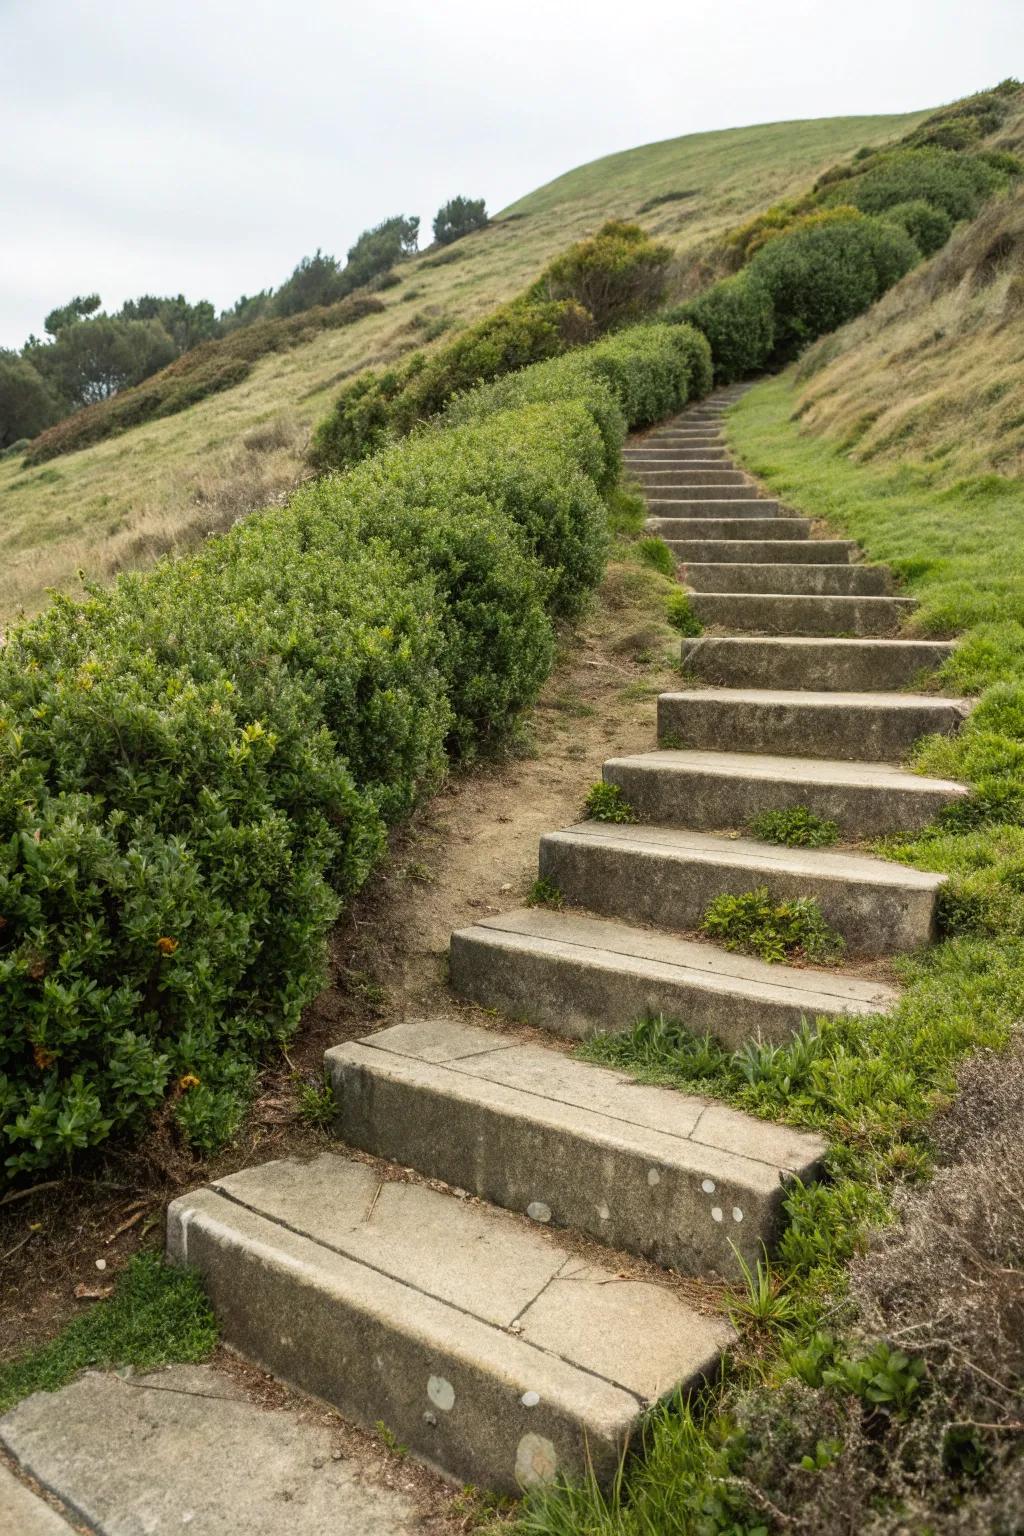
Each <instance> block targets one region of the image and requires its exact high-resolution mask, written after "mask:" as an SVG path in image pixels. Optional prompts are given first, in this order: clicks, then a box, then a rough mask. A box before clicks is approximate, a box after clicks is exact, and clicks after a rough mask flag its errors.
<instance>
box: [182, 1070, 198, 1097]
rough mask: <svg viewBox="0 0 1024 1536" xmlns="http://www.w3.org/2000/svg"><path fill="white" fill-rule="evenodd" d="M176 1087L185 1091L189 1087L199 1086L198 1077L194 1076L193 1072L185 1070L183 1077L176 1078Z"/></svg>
mask: <svg viewBox="0 0 1024 1536" xmlns="http://www.w3.org/2000/svg"><path fill="white" fill-rule="evenodd" d="M178 1087H179V1088H180V1089H181V1091H182V1093H187V1091H188V1090H189V1088H198V1087H199V1078H198V1077H196V1075H195V1073H194V1072H186V1073H185V1075H184V1077H179V1078H178Z"/></svg>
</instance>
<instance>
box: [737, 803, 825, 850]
mask: <svg viewBox="0 0 1024 1536" xmlns="http://www.w3.org/2000/svg"><path fill="white" fill-rule="evenodd" d="M750 835H751V837H757V838H760V840H761V842H763V843H784V844H785V845H786V847H787V848H827V847H828V846H829V844H830V843H834V842H836V841H837V840H838V837H839V825H838V823H837V822H834V821H827V820H826V819H825V817H823V816H818V815H816V814H815V813H814V811H812V810H809V809H808V808H807V806H806V805H794V806H791V807H790V809H789V810H784V811H763V812H762V813H761V815H760V816H755V817H754V819H753V821H752V822H751V823H750Z"/></svg>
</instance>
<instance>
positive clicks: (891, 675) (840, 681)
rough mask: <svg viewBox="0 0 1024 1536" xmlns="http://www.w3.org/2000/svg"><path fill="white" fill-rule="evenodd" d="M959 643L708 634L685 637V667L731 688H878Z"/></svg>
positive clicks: (901, 684) (899, 684)
mask: <svg viewBox="0 0 1024 1536" xmlns="http://www.w3.org/2000/svg"><path fill="white" fill-rule="evenodd" d="M804 547H805V548H806V546H804ZM955 649H956V645H955V642H954V641H952V640H841V639H811V638H807V637H801V636H792V635H790V636H773V637H761V636H757V637H755V636H748V635H703V636H701V637H700V638H698V639H696V640H684V641H683V644H682V670H683V672H684V674H685V675H686V676H687V677H693V678H699V679H700V680H701V681H702V682H705V683H716V684H718V685H719V686H721V687H729V688H732V687H738V688H744V687H754V688H756V687H759V686H768V685H769V684H771V685H772V686H774V687H776V688H813V689H818V690H819V691H831V690H835V691H837V692H846V691H857V690H865V691H867V692H874V691H875V690H876V689H879V688H883V689H895V688H906V687H908V686H909V685H910V684H912V683H915V682H918V681H920V680H921V679H922V678H923V677H924V676H925V675H927V674H928V673H932V672H935V671H936V670H937V669H938V668H939V667H941V666H942V664H943V662H945V661H948V660H949V658H950V656H952V654H953V652H954V650H955Z"/></svg>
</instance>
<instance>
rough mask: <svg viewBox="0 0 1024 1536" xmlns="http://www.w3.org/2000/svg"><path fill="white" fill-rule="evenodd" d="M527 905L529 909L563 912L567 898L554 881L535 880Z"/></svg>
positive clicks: (527, 896)
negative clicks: (542, 908) (548, 909)
mask: <svg viewBox="0 0 1024 1536" xmlns="http://www.w3.org/2000/svg"><path fill="white" fill-rule="evenodd" d="M526 905H527V906H528V907H550V908H551V910H552V911H553V912H561V910H562V908H563V907H564V906H565V897H564V896H563V895H562V893H561V891H560V890H559V889H558V886H557V885H556V884H555V882H554V881H553V880H548V879H547V878H544V877H542V878H540V879H537V880H535V881H534V882H533V884H532V885H531V886H530V889H529V890H528V891H527V893H526Z"/></svg>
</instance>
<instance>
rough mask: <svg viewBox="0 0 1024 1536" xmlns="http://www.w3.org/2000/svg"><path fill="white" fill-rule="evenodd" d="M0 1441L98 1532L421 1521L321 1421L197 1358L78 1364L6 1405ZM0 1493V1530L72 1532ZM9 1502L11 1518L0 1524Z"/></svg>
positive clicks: (379, 1530)
mask: <svg viewBox="0 0 1024 1536" xmlns="http://www.w3.org/2000/svg"><path fill="white" fill-rule="evenodd" d="M0 1441H2V1443H3V1444H4V1445H5V1446H6V1448H7V1450H8V1451H9V1452H10V1453H11V1455H12V1456H14V1457H15V1459H16V1460H17V1462H18V1463H19V1464H20V1465H21V1466H22V1467H23V1468H24V1469H25V1470H26V1471H27V1472H29V1473H30V1474H31V1475H32V1476H33V1477H35V1478H36V1479H37V1480H38V1481H39V1482H40V1483H41V1484H42V1485H43V1486H44V1487H45V1488H47V1489H49V1490H50V1491H51V1492H53V1493H55V1494H56V1495H57V1496H58V1498H60V1499H61V1500H62V1501H63V1502H64V1503H65V1504H66V1505H67V1506H68V1509H69V1513H70V1515H71V1518H72V1519H75V1518H76V1517H77V1518H78V1519H81V1520H83V1521H84V1522H85V1523H86V1525H87V1526H89V1527H91V1528H92V1529H93V1530H94V1531H95V1532H97V1533H98V1536H170V1533H171V1532H174V1533H175V1536H179V1533H191V1536H238V1533H239V1532H240V1531H244V1532H245V1533H246V1536H282V1533H284V1532H287V1533H288V1536H410V1533H413V1532H420V1531H424V1530H425V1529H426V1526H425V1525H424V1523H423V1520H422V1518H421V1516H420V1514H419V1513H418V1511H417V1509H416V1506H415V1505H414V1504H413V1503H412V1502H411V1501H410V1500H409V1499H407V1498H406V1497H405V1496H404V1495H403V1494H401V1493H399V1492H398V1491H397V1490H395V1489H391V1488H387V1487H385V1486H383V1485H382V1484H381V1483H379V1482H377V1481H375V1480H373V1479H371V1478H370V1477H369V1476H367V1475H366V1473H365V1471H364V1469H363V1468H362V1467H360V1466H359V1465H357V1464H356V1462H355V1461H354V1460H353V1459H352V1458H350V1457H344V1456H342V1455H341V1454H340V1453H339V1452H338V1450H337V1447H336V1444H335V1441H334V1439H333V1437H332V1435H331V1433H330V1431H329V1430H328V1429H327V1428H325V1427H323V1426H321V1425H318V1424H316V1423H313V1422H311V1421H309V1420H307V1419H305V1418H303V1417H300V1416H299V1415H298V1414H296V1413H294V1412H291V1411H288V1410H285V1409H267V1408H263V1407H261V1406H260V1405H259V1404H257V1403H254V1402H252V1401H251V1400H250V1399H249V1398H247V1397H246V1396H245V1394H244V1392H243V1391H242V1390H241V1388H240V1387H239V1386H238V1385H237V1383H235V1382H234V1381H233V1380H232V1378H231V1377H229V1376H227V1375H226V1374H225V1373H223V1372H222V1371H218V1370H216V1369H215V1368H213V1367H210V1366H172V1367H170V1368H168V1369H165V1370H162V1371H155V1372H150V1373H148V1374H146V1375H141V1376H134V1375H122V1374H120V1373H107V1372H89V1373H87V1374H86V1375H84V1376H82V1377H80V1378H79V1379H78V1380H77V1381H75V1382H73V1383H72V1384H71V1385H70V1386H67V1387H64V1388H63V1389H62V1390H61V1391H59V1392H52V1393H51V1392H37V1393H35V1394H33V1396H32V1397H28V1398H26V1399H25V1400H24V1401H23V1402H21V1403H19V1404H18V1405H17V1406H16V1407H15V1408H12V1409H11V1411H10V1412H9V1413H8V1414H6V1415H5V1417H4V1418H3V1419H0ZM15 1481H16V1480H15V1479H13V1478H12V1479H11V1482H15ZM8 1487H9V1485H8ZM3 1488H4V1485H0V1526H2V1528H3V1530H4V1531H5V1532H6V1531H10V1532H11V1533H12V1536H15V1533H17V1536H70V1532H71V1530H72V1529H73V1527H69V1526H67V1525H65V1524H64V1522H63V1521H62V1520H60V1519H59V1517H57V1516H53V1519H52V1520H51V1521H50V1523H49V1524H46V1523H38V1520H39V1519H42V1520H43V1521H45V1520H46V1518H47V1517H48V1516H50V1515H52V1511H50V1510H49V1509H48V1507H47V1506H46V1505H45V1504H43V1503H42V1501H41V1500H39V1499H35V1500H34V1503H35V1505H36V1506H38V1507H37V1508H36V1509H34V1510H33V1509H32V1505H31V1504H29V1505H25V1504H24V1502H22V1504H21V1505H20V1506H19V1505H18V1504H16V1503H11V1504H10V1505H7V1504H5V1503H4V1498H5V1494H4V1491H3ZM18 1491H19V1492H24V1491H25V1490H24V1489H23V1488H21V1486H20V1485H18ZM29 1498H30V1499H32V1495H29ZM8 1508H10V1509H11V1510H13V1511H14V1514H15V1518H16V1522H17V1521H18V1520H21V1521H22V1523H20V1524H19V1523H15V1524H14V1525H10V1524H5V1523H4V1520H3V1517H4V1515H5V1512H6V1510H7V1509H8ZM25 1509H28V1510H29V1511H30V1515H25V1514H23V1513H22V1511H24V1510H25ZM39 1510H43V1511H45V1514H44V1515H42V1516H40V1515H39ZM30 1517H36V1518H37V1524H36V1525H32V1524H29V1523H27V1522H28V1520H29V1518H30Z"/></svg>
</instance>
